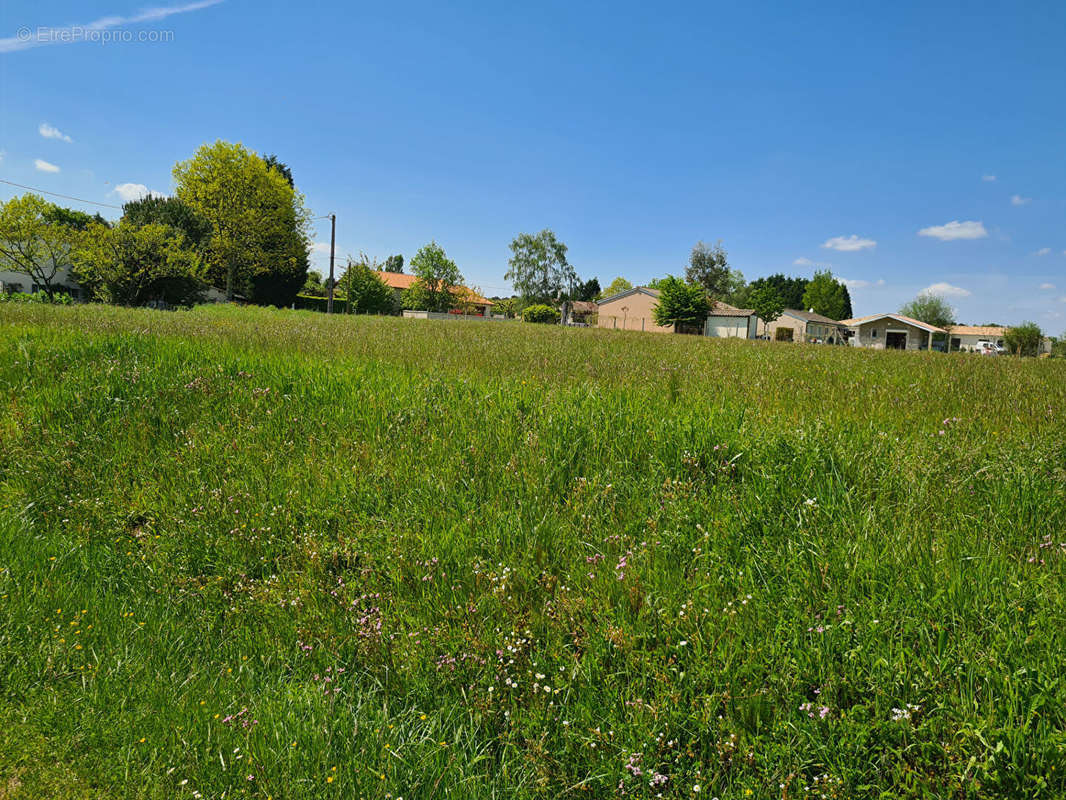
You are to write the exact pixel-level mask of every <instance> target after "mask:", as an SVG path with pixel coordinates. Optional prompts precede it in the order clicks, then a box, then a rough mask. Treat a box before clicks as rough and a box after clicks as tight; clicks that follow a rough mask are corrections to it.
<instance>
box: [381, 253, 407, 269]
mask: <svg viewBox="0 0 1066 800" xmlns="http://www.w3.org/2000/svg"><path fill="white" fill-rule="evenodd" d="M385 271H386V272H403V256H401V255H399V254H397V255H394V256H389V257H388V258H386V259H385Z"/></svg>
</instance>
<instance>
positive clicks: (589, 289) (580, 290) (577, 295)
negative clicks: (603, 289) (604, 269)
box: [574, 278, 600, 303]
mask: <svg viewBox="0 0 1066 800" xmlns="http://www.w3.org/2000/svg"><path fill="white" fill-rule="evenodd" d="M599 295H600V282H599V280H598V279H597V278H590V279H589V280H587V281H585V282H584V283H578V284H577V288H576V289H575V291H574V299H575V300H582V301H584V302H586V303H591V302H592V301H594V300H595V299H596V298H597V297H599Z"/></svg>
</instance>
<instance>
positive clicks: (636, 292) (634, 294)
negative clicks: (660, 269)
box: [596, 286, 758, 339]
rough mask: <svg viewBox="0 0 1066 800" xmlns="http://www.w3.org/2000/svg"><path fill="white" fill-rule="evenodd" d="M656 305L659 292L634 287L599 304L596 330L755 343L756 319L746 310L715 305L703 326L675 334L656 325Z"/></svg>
mask: <svg viewBox="0 0 1066 800" xmlns="http://www.w3.org/2000/svg"><path fill="white" fill-rule="evenodd" d="M658 304H659V290H658V289H652V288H650V287H647V286H637V287H635V288H633V289H627V290H626V291H624V292H619V293H618V294H616V295H613V296H611V297H607V298H605V299H603V300H601V301H600V302H599V317H598V320H597V323H596V324H597V327H600V328H608V329H610V330H619V331H651V332H654V333H692V334H702V335H703V336H711V337H716V338H720V339H733V338H740V339H754V338H755V327H756V324H757V322H758V319H757V318H756V316H755V312H754V311H752V310H751V309H749V308H735V307H734V306H731V305H729V304H728V303H719V302H716V303H715V304H714V305H712V306H711V308H710V313H708V315H707V319H706V320H704V323H703V325H702V326H701V325H699V324H697V325H696V326H694V327H693V328H691V329H689V328H687V327H686V329H685V330H677V328H676V326H674V325H657V324H656V323H655V307H656V306H657V305H658Z"/></svg>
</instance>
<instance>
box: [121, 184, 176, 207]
mask: <svg viewBox="0 0 1066 800" xmlns="http://www.w3.org/2000/svg"><path fill="white" fill-rule="evenodd" d="M111 193H112V194H117V195H118V196H119V198H121V200H122V202H123V203H129V202H131V201H133V200H140V199H141V198H142V197H166V195H165V194H163V193H162V192H155V191H152V190H151V189H149V188H148V187H147V186H145V185H144V184H143V183H119V184H116V186H115V188H114V189H112V190H111Z"/></svg>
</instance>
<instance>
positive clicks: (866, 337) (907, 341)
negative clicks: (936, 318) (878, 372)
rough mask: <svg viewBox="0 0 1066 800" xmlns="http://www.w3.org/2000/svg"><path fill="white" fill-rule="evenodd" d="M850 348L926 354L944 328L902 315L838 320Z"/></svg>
mask: <svg viewBox="0 0 1066 800" xmlns="http://www.w3.org/2000/svg"><path fill="white" fill-rule="evenodd" d="M840 324H841V325H843V326H844V327H845V328H846V329H847V332H848V337H849V342H850V344H851V345H852V346H853V347H869V348H873V349H875V350H929V349H931V348H932V346H933V335H934V334H946V333H947V331H945V330H944V329H943V328H938V327H937V326H936V325H929V324H927V323H925V322H922V321H921V320H917V319H912V318H911V317H905V316H903V315H902V314H872V315H870V316H868V317H856V318H855V319H845V320H841V321H840Z"/></svg>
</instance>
